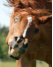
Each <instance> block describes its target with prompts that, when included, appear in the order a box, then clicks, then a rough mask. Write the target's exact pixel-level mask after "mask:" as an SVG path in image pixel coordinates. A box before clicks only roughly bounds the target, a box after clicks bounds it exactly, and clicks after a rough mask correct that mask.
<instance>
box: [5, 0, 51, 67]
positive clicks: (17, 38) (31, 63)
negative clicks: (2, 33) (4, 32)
mask: <svg viewBox="0 0 53 67" xmlns="http://www.w3.org/2000/svg"><path fill="white" fill-rule="evenodd" d="M13 1H14V0H13ZM17 1H19V0H17ZM21 1H22V0H21ZM28 1H29V0H28ZM15 2H16V0H15ZM15 2H14V3H13V2H10V3H13V4H12V5H14V6H16V5H15ZM29 3H30V2H29ZM32 8H33V7H32ZM32 8H31V6H30V7H29V6H28V7H27V6H26V8H25V7H22V8H21V7H20V8H18V7H17V6H16V7H15V8H14V10H13V12H12V15H11V20H10V28H9V33H8V36H7V39H6V42H7V44H8V45H9V51H8V54H9V55H10V56H11V57H12V58H14V59H16V60H17V61H16V62H17V67H35V60H43V61H46V62H47V63H49V64H50V65H51V64H52V63H51V62H52V61H51V52H52V51H51V49H52V47H51V44H52V31H51V17H52V16H51V11H50V10H47V9H34V8H33V9H32ZM35 8H36V7H35Z"/></svg>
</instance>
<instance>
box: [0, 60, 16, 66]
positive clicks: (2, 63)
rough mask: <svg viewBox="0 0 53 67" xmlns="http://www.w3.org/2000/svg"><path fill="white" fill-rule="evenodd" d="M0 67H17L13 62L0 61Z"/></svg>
mask: <svg viewBox="0 0 53 67" xmlns="http://www.w3.org/2000/svg"><path fill="white" fill-rule="evenodd" d="M0 67H17V65H16V62H13V61H0Z"/></svg>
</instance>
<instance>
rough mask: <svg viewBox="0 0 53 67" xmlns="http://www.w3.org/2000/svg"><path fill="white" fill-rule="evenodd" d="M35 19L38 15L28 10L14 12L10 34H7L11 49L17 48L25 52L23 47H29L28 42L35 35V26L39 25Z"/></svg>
mask: <svg viewBox="0 0 53 67" xmlns="http://www.w3.org/2000/svg"><path fill="white" fill-rule="evenodd" d="M35 20H36V17H35V16H33V15H32V14H30V13H29V12H26V11H23V12H15V13H13V14H12V17H11V21H10V28H9V34H8V36H7V43H8V45H9V51H11V50H12V49H16V48H17V49H18V51H20V52H21V53H23V52H22V47H23V49H25V48H27V45H28V42H29V41H31V40H32V39H33V36H34V35H35V26H36V27H38V25H37V24H36V22H34V21H35ZM12 51H14V50H12ZM12 51H11V52H12Z"/></svg>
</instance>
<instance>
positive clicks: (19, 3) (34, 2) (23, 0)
mask: <svg viewBox="0 0 53 67" xmlns="http://www.w3.org/2000/svg"><path fill="white" fill-rule="evenodd" d="M7 1H8V3H9V5H10V6H13V7H18V8H26V7H31V8H33V9H35V8H49V7H50V6H51V3H52V1H51V0H7ZM49 5H50V6H49ZM50 8H51V7H50Z"/></svg>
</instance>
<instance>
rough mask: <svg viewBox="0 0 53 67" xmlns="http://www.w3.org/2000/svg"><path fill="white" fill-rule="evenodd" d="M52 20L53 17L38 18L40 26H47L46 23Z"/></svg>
mask: <svg viewBox="0 0 53 67" xmlns="http://www.w3.org/2000/svg"><path fill="white" fill-rule="evenodd" d="M50 19H52V15H48V16H42V17H38V20H39V24H45V23H47V22H48V21H49V20H50Z"/></svg>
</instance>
